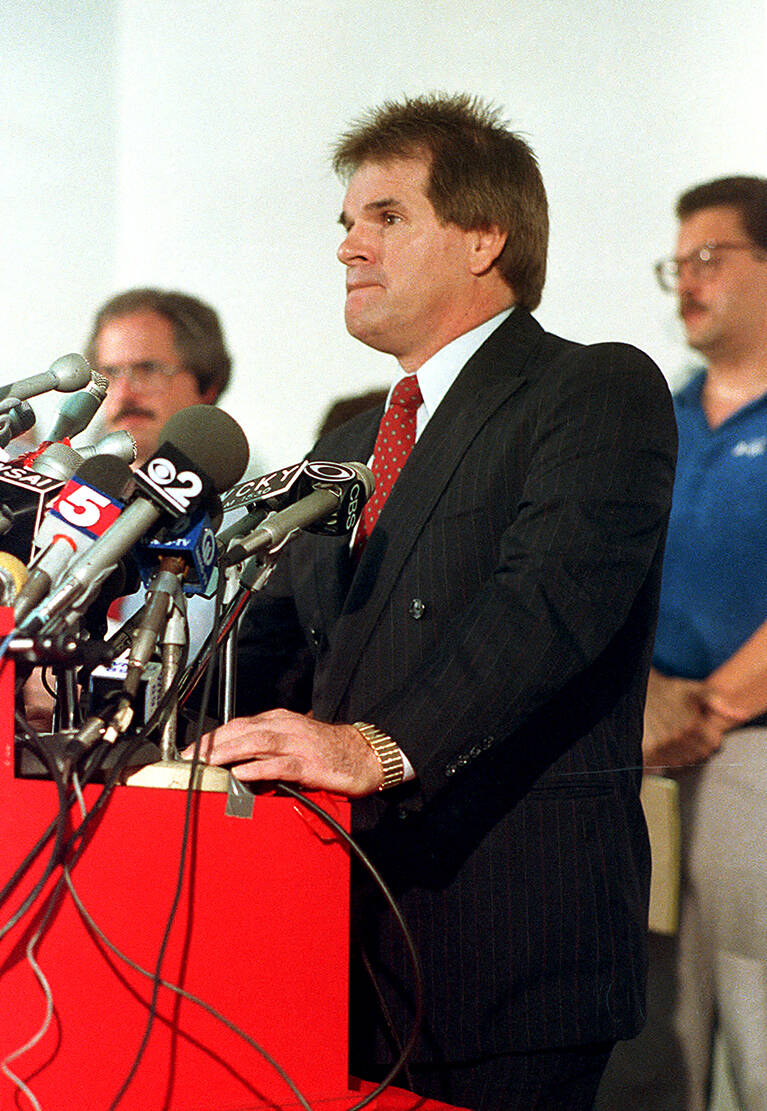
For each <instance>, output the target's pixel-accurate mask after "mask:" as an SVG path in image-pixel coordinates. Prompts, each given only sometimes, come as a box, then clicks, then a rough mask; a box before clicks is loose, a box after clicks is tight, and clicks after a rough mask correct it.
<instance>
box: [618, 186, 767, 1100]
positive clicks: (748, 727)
mask: <svg viewBox="0 0 767 1111" xmlns="http://www.w3.org/2000/svg"><path fill="white" fill-rule="evenodd" d="M676 214H677V216H678V218H679V221H680V223H679V233H678V239H677V247H676V253H675V255H674V257H673V258H670V259H666V260H663V261H661V262H659V263H658V264H657V266H656V273H657V276H658V279H659V281H660V284H661V286H662V287H663V289H665V290H667V291H668V292H671V293H674V294H675V295H676V297H677V299H678V303H679V315H680V317H681V319H682V322H683V325H684V329H685V333H686V336H687V342H688V343H689V345H690V347H692V348H693V349H694V350H695V351H697V352H699V353H700V355H702V356H703V359H704V361H705V368H703V369H700V370H699V371H698V372H697V373H696V374H695V375H694V376H693V378H692V379H691V381H690V382H689V383H688V384H687V385H686V386H685V387H684V388H683V389H682V390H681V391H680V392H679V393H678V394H677V396H676V398H675V409H676V416H677V424H678V428H679V459H678V464H677V475H676V482H675V486H674V499H673V505H672V510H671V518H670V523H669V534H668V541H667V546H666V555H665V559H664V565H663V585H662V589H661V602H660V611H659V618H658V630H657V637H656V643H655V651H654V658H653V668H652V670H651V672H650V679H649V685H648V692H647V707H646V713H645V733H644V741H643V750H644V760H645V766H646V768H647V769H648V771H653V770H656V771H657V770H658V769H659V768H660V769H662V768H667V769H669V770H672V771H673V774H674V775H675V776H676V778H677V779H678V782H679V786H680V806H681V817H682V842H683V844H682V849H683V852H682V878H681V882H682V887H681V914H680V925H679V931H678V936H677V937H676V938H666V937H660V936H659V937H653V938H652V944H651V978H650V984H651V991H650V999H651V1000H653V1001H654V1003H653V1004H651V1007H650V1016H649V1020H648V1024H647V1026H646V1028H645V1031H644V1033H643V1034H642V1035H641V1037H640V1038H639V1039H637V1041H636V1042H635V1043H632V1044H629V1045H626V1046H621V1047H619V1048H618V1050H616V1052H615V1054H614V1055H613V1059H612V1061H611V1063H610V1067H609V1068H608V1071H607V1073H606V1076H605V1079H604V1082H603V1085H602V1088H601V1090H600V1101H599V1103H598V1106H599V1107H600V1108H604V1111H608V1109H610V1111H611V1109H612V1108H614V1107H617V1106H632V1107H633V1106H636V1107H640V1106H641V1107H642V1108H643V1109H646V1111H653V1109H661V1108H663V1109H670V1111H682V1109H684V1111H704V1109H705V1107H706V1106H707V1100H708V1094H709V1087H710V1083H711V1061H712V1042H713V1037H714V1031H715V1029H717V1028H718V1030H719V1032H720V1035H721V1037H722V1038H723V1040H724V1042H725V1045H726V1047H727V1049H728V1056H729V1060H730V1064H731V1069H732V1073H733V1080H734V1084H735V1088H736V1094H737V1100H738V1107H740V1108H741V1109H742V1111H756V1109H760V1111H765V1108H767V841H765V830H766V829H767V179H764V178H757V177H727V178H721V179H717V180H714V181H710V182H706V183H705V184H702V185H698V186H696V187H695V188H693V189H690V190H689V191H687V192H685V193H684V194H683V195H682V196H681V197H680V199H679V201H678V203H677V207H676Z"/></svg>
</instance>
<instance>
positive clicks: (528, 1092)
mask: <svg viewBox="0 0 767 1111" xmlns="http://www.w3.org/2000/svg"><path fill="white" fill-rule="evenodd" d="M334 167H335V169H336V170H337V172H338V173H339V175H340V176H341V178H342V179H343V180H344V182H345V185H346V191H345V195H344V199H343V202H342V207H341V216H340V224H341V227H342V229H343V231H342V235H341V243H340V245H339V248H338V252H337V254H338V260H339V262H340V263H341V265H342V267H343V270H344V272H345V277H346V301H345V314H344V315H345V322H346V328H347V331H348V332H349V333H350V334H351V335H352V336H354V337H355V338H356V339H358V340H360V342H362V343H364V344H366V345H368V346H370V347H373V348H374V349H376V350H377V351H380V352H382V353H384V354H386V355H388V356H390V357H393V358H394V359H395V360H396V364H397V365H396V366H392V367H391V370H392V373H393V375H394V377H395V383H394V385H393V388H392V390H391V392H390V395H389V397H388V399H387V404H386V405H385V406H379V407H378V408H374V409H372V410H370V411H368V412H367V413H363V414H361V415H359V416H357V417H355V418H354V419H353V420H351V421H349V422H347V423H346V424H344V425H343V426H341V427H340V428H337V429H335V430H334V431H332V432H331V433H330V434H328V435H327V436H324V437H323V438H322V439H321V440H320V441H319V442H318V444H317V446H316V448H315V452H316V457H317V458H319V459H335V460H350V459H358V460H362V461H366V460H368V459H370V458H371V456H372V463H371V466H372V469H373V471H374V473H375V475H376V483H377V485H376V491H375V495H374V497H373V498H371V500H370V502H369V503H368V505H367V506H366V508H365V514H364V516H363V518H362V522H361V525H360V528H359V529H358V532H357V535H356V537H355V538H354V539H353V540H352V541H351V543H350V541H349V539H348V538H346V537H340V538H339V537H327V536H316V535H311V534H309V533H303V534H301V535H300V536H298V537H297V538H296V540H295V542H294V543H293V544H291V545H290V547H289V548H288V549H287V550H286V552H285V553H284V556H283V557H281V558H280V560H279V562H278V564H277V567H276V570H275V573H274V575H273V576H272V578H270V580H269V582H268V583H267V584H266V588H265V590H263V591H260V592H258V593H257V594H256V595H255V597H254V599H253V602H252V605H251V611H250V613H249V615H246V619H245V620H246V628H245V632H244V636H243V639H242V642H241V652H240V660H239V664H240V666H239V676H240V679H241V681H242V684H243V686H244V687H247V688H248V689H247V694H248V696H249V702H248V703H247V704H243V705H241V707H240V710H241V711H242V712H243V713H249V714H251V715H252V716H247V717H237V718H234V719H233V720H232V721H230V722H228V723H227V724H225V725H223V726H221V727H219V728H218V729H216V730H215V731H213V732H212V733H211V734H208V735H206V737H205V738H204V739H203V754H204V756H205V758H207V759H208V760H209V761H210V762H212V763H215V764H222V765H230V766H233V772H234V774H235V775H237V776H238V777H239V778H241V779H243V780H253V781H259V780H267V781H268V780H275V779H277V780H279V779H283V780H292V781H294V782H296V783H298V784H299V785H300V786H301V787H303V788H309V789H312V788H319V789H325V790H330V791H338V792H341V793H343V794H345V795H347V796H349V797H351V798H352V799H353V803H352V816H353V823H354V829H355V832H356V834H357V836H358V837H359V838H360V840H361V841H362V842H363V844H364V847H365V849H366V850H367V852H368V854H369V856H370V857H371V858H372V860H373V862H374V863H375V864H376V865H377V867H378V869H379V871H380V872H381V874H382V875H383V877H384V878H385V880H386V881H387V883H388V884H389V886H390V888H391V889H393V891H394V894H395V898H396V899H397V902H398V904H399V907H400V909H401V911H402V914H403V918H404V921H405V922H406V923H407V926H408V928H409V930H410V932H411V935H412V937H413V940H414V944H415V948H416V949H417V951H418V953H419V954H420V958H421V962H422V967H423V972H424V1019H423V1024H422V1026H421V1029H420V1036H419V1037H418V1040H417V1044H416V1045H415V1048H414V1051H413V1054H412V1057H411V1060H410V1062H409V1070H410V1071H409V1072H408V1073H406V1074H404V1081H403V1082H404V1083H406V1084H407V1085H408V1086H412V1087H413V1089H414V1090H415V1091H416V1092H418V1093H420V1094H423V1095H427V1096H432V1097H436V1098H441V1099H444V1100H447V1101H448V1102H450V1103H452V1104H454V1105H460V1106H463V1107H469V1108H473V1109H474V1108H476V1109H478V1111H531V1109H532V1108H545V1109H546V1111H554V1109H562V1111H586V1109H587V1108H589V1109H590V1108H591V1106H592V1104H593V1099H594V1093H595V1091H596V1087H597V1083H598V1080H599V1077H600V1075H601V1073H602V1070H603V1069H604V1065H605V1062H606V1060H607V1057H608V1055H609V1053H610V1050H611V1048H612V1045H613V1043H614V1041H615V1038H616V1037H630V1036H631V1035H632V1034H633V1033H635V1032H636V1031H637V1030H638V1029H639V1027H640V1025H641V1022H642V1017H643V1010H644V999H643V992H644V957H645V946H646V932H647V931H646V917H647V897H648V889H649V851H648V850H649V846H648V842H647V834H646V829H645V825H644V821H643V817H642V812H641V805H640V802H639V794H638V792H639V785H640V780H641V732H642V707H643V701H644V691H645V685H646V677H647V669H648V668H649V664H650V653H651V641H652V632H653V629H654V626H655V616H656V608H657V597H658V590H659V583H660V571H661V559H662V548H663V538H664V534H665V526H666V520H667V515H668V509H669V505H670V500H671V488H672V479H673V461H674V455H675V447H676V434H675V430H674V426H673V414H672V408H671V398H670V395H669V393H668V389H667V387H666V384H665V382H664V380H663V378H662V375H661V374H660V371H659V370H658V369H657V367H655V366H654V364H653V363H652V362H651V361H650V360H649V359H648V358H647V357H646V356H645V355H643V354H642V353H641V352H639V351H637V350H636V349H635V348H632V347H628V346H627V345H624V344H620V343H601V344H594V345H592V346H585V345H582V344H579V343H574V342H569V341H567V340H563V339H561V338H559V337H557V336H554V335H551V334H549V333H547V332H545V331H544V329H543V328H542V327H541V326H540V325H539V324H538V323H537V322H536V320H535V319H534V317H533V316H532V315H531V312H532V310H534V309H535V308H536V307H537V306H538V304H539V302H540V299H541V292H542V288H543V283H544V277H545V269H546V252H547V239H548V213H547V202H546V194H545V190H544V186H543V182H542V180H541V176H540V171H539V169H538V165H537V162H536V159H535V156H534V155H533V153H532V151H531V150H530V148H529V147H528V145H527V144H526V143H525V142H524V140H523V139H521V138H520V136H519V135H516V134H515V133H514V132H512V131H510V130H509V129H508V127H507V126H506V124H505V123H504V122H503V120H502V119H501V118H500V115H499V113H498V112H497V111H496V110H494V109H491V108H489V107H487V106H486V105H484V104H483V103H482V102H481V101H479V100H477V99H476V98H473V97H470V96H468V95H456V96H445V95H438V94H433V95H430V96H423V97H415V98H405V99H404V101H400V102H388V103H386V104H384V105H382V106H380V107H379V108H377V109H374V110H372V111H371V112H370V113H368V114H367V115H366V116H365V117H364V118H363V119H362V120H360V121H359V122H358V123H357V124H356V125H354V126H353V127H352V128H351V129H350V131H348V132H347V133H346V134H345V135H344V136H343V137H342V139H341V140H340V141H339V143H338V145H337V146H336V150H335V159H334ZM371 507H372V508H371ZM291 674H293V675H294V676H295V679H296V680H298V679H303V678H308V679H309V680H310V682H311V683H312V684H313V686H312V690H311V698H310V699H305V700H304V701H303V702H302V701H301V699H300V698H296V699H295V700H293V699H291V700H290V701H288V702H287V703H286V702H285V701H282V697H283V691H284V690H285V689H286V688H285V687H283V688H281V689H280V691H279V692H278V693H275V687H274V685H273V680H274V679H277V680H279V679H281V678H283V677H285V676H290V675H291ZM296 687H297V682H296ZM259 711H264V712H259ZM309 711H311V713H309ZM352 892H353V896H354V900H355V913H354V916H353V917H354V921H355V923H357V924H358V925H359V935H361V941H362V947H363V948H364V952H365V956H366V957H367V959H368V968H369V969H370V970H371V971H372V972H373V974H374V976H375V980H376V984H377V986H378V988H379V990H380V996H379V998H378V999H377V1000H376V998H375V996H374V994H373V992H372V991H371V990H370V984H369V981H368V978H367V977H366V976H365V975H364V973H363V972H362V965H363V964H364V961H360V962H359V963H357V962H354V964H353V971H352V986H353V991H352V1006H351V1018H350V1026H351V1031H350V1033H351V1039H352V1067H353V1068H354V1069H355V1070H356V1071H357V1075H360V1076H363V1077H365V1078H371V1079H372V1078H374V1077H377V1076H381V1075H384V1074H385V1073H386V1072H387V1071H388V1069H389V1067H390V1064H391V1062H392V1061H393V1060H396V1058H397V1055H398V1052H399V1050H398V1048H397V1041H398V1039H399V1041H400V1045H401V1044H403V1043H404V1042H405V1041H406V1040H407V1037H408V1034H409V1033H410V1031H411V1029H412V1025H413V1021H414V1015H415V1013H416V1011H417V1005H416V998H417V996H418V990H417V986H416V978H415V977H414V972H413V964H412V962H411V960H410V955H409V949H408V946H407V944H406V942H405V940H404V938H403V934H402V931H401V930H400V929H399V928H398V927H397V925H396V922H395V921H394V919H393V917H392V915H391V914H390V913H389V912H387V908H385V907H382V905H381V899H380V894H379V893H378V892H377V891H376V890H374V889H372V885H369V884H368V883H366V881H365V878H364V877H363V876H362V875H360V874H357V873H356V872H355V874H354V877H353V886H352ZM386 1020H388V1021H386Z"/></svg>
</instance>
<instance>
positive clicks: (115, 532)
mask: <svg viewBox="0 0 767 1111" xmlns="http://www.w3.org/2000/svg"><path fill="white" fill-rule="evenodd" d="M160 439H161V447H160V448H159V449H158V451H157V452H156V454H155V455H154V456H152V458H151V459H149V460H148V462H147V463H146V465H145V467H143V468H141V469H140V470H137V471H135V472H134V479H135V481H136V486H137V488H138V491H139V492H138V494H137V496H136V497H135V498H134V499H133V501H131V502H130V504H129V505H128V506H126V508H125V509H124V510H123V512H122V513H121V514H120V516H119V517H118V518H117V520H116V521H115V522H114V524H113V525H112V526H111V528H108V529H107V531H106V532H105V533H104V535H103V536H100V537H99V539H98V540H96V542H95V543H94V544H92V545H91V546H90V547H89V549H88V550H87V551H86V552H85V553H84V554H83V555H81V556H79V557H78V558H77V559H76V560H75V561H74V563H73V564H70V566H69V568H68V570H67V572H66V574H65V576H64V578H63V579H62V580H61V581H60V582H59V583H58V584H57V585H56V587H55V588H54V589H53V591H52V592H51V594H50V595H49V596H48V598H47V599H46V600H45V601H44V602H42V603H41V604H40V605H39V606H38V607H37V609H35V610H34V611H33V612H32V613H31V614H29V615H28V617H27V619H26V621H25V623H24V625H23V627H24V628H25V629H27V630H29V631H32V632H35V631H37V630H38V629H40V628H42V627H43V626H44V625H45V624H46V623H47V622H48V621H50V620H51V619H52V618H55V617H58V616H59V615H60V614H62V612H64V611H69V610H70V609H71V607H72V605H73V604H74V603H75V602H77V601H78V599H80V598H81V597H82V595H83V594H84V593H85V592H86V591H88V592H90V591H92V589H93V588H94V587H98V586H99V585H100V584H101V582H102V581H103V579H104V578H105V576H106V575H108V574H109V573H110V572H111V571H112V570H113V569H114V567H115V565H116V564H117V562H118V560H119V559H121V558H122V556H124V555H125V554H126V552H127V551H128V550H129V549H130V548H132V547H133V545H134V544H135V543H136V542H137V541H138V540H139V539H140V538H141V537H142V536H143V535H144V533H146V532H147V531H148V530H149V529H150V528H151V527H152V526H153V525H154V524H156V523H157V521H159V520H160V519H161V518H162V517H163V516H165V517H169V518H171V519H176V518H179V517H181V516H183V515H185V514H190V515H191V514H193V513H195V512H196V511H197V510H198V509H199V508H200V507H203V506H205V505H206V504H210V502H211V498H212V496H213V494H212V491H213V490H215V492H216V493H220V492H222V491H223V490H226V489H228V487H229V486H231V485H233V484H234V483H235V482H237V481H238V479H240V478H241V477H242V475H243V474H244V472H245V468H246V466H247V464H248V455H249V451H248V442H247V440H246V439H245V433H244V432H243V431H242V429H241V428H240V426H239V424H238V423H237V421H236V420H234V418H233V417H230V416H229V414H228V413H225V412H224V411H223V410H222V409H216V408H215V407H214V406H212V405H193V406H190V407H189V408H187V409H181V410H179V411H178V412H177V413H174V415H173V416H172V417H171V418H170V420H168V421H167V423H166V424H165V426H164V428H163V429H162V431H161V433H160ZM214 512H215V507H214Z"/></svg>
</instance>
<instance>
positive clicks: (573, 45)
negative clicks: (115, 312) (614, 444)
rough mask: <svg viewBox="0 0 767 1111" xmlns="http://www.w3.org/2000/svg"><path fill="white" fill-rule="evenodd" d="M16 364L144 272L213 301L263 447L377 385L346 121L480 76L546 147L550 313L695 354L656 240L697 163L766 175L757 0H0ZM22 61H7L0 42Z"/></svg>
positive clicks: (11, 370) (39, 353)
mask: <svg viewBox="0 0 767 1111" xmlns="http://www.w3.org/2000/svg"><path fill="white" fill-rule="evenodd" d="M0 9H1V14H2V18H0V36H2V38H1V39H0V45H2V57H1V58H0V92H2V94H3V100H2V103H8V101H9V98H10V107H11V111H10V120H11V126H10V128H9V129H7V130H6V128H5V127H3V130H2V133H1V134H0V198H1V199H2V201H3V208H2V213H3V226H2V229H0V235H1V238H0V265H1V266H2V273H3V275H4V278H5V279H6V291H5V296H4V297H3V298H2V303H3V313H4V318H3V321H2V325H3V333H4V343H3V351H4V359H3V362H4V363H5V366H4V367H2V368H0V380H9V379H10V377H12V376H15V375H16V374H17V372H18V370H19V369H20V368H22V369H24V372H25V373H29V372H31V371H34V370H38V369H43V368H44V367H45V366H47V365H48V363H49V362H51V361H52V359H53V358H54V357H55V356H56V355H58V354H61V353H62V352H63V351H65V350H69V349H73V348H75V349H76V348H78V347H80V346H81V345H82V342H83V339H84V336H85V333H86V331H87V327H88V322H89V319H90V316H91V312H92V310H93V309H94V308H95V307H96V306H97V305H98V303H99V302H100V301H102V300H103V299H104V298H105V297H106V296H108V295H109V294H111V293H112V292H114V291H116V290H117V289H121V288H124V287H126V286H128V285H132V284H139V283H140V284H146V283H157V284H161V285H168V286H170V285H173V286H176V287H178V288H182V289H185V290H188V291H190V292H193V293H197V294H198V295H200V296H202V297H204V298H206V299H209V300H210V301H211V302H212V303H213V304H215V306H216V307H217V308H218V309H219V311H220V313H221V316H222V319H223V321H224V324H225V326H226V330H227V334H228V337H229V341H230V345H231V348H232V351H233V354H234V356H235V364H236V373H235V380H234V383H233V386H232V387H231V390H230V393H229V394H228V395H227V397H226V399H225V407H226V408H228V409H229V410H230V411H231V412H232V413H234V415H235V416H236V417H237V418H238V420H240V422H241V423H242V424H243V427H244V428H245V429H246V431H247V432H248V434H249V436H250V438H251V440H252V441H253V443H254V447H255V451H256V454H257V457H258V459H259V460H260V461H262V462H263V463H264V465H265V466H272V465H278V464H280V463H285V462H290V461H292V460H294V459H295V458H297V457H299V456H300V454H301V453H302V452H303V450H304V449H305V447H306V446H307V445H308V443H309V442H310V441H311V439H312V436H313V432H314V429H315V427H316V425H317V422H318V421H319V419H320V416H321V414H322V412H323V410H324V408H325V406H326V404H327V403H328V402H329V401H330V400H331V399H332V398H334V397H335V396H337V395H339V394H343V393H353V392H355V391H356V390H358V389H362V388H367V387H370V386H373V385H377V384H379V383H384V382H388V381H389V380H390V377H391V371H392V366H391V363H390V360H389V359H388V358H387V357H385V356H382V355H379V354H377V353H376V352H372V351H369V350H367V349H365V348H363V347H362V346H361V345H359V344H358V343H356V342H355V341H353V340H351V339H350V338H349V337H347V336H346V335H345V333H344V330H343V323H342V303H343V297H342V285H343V281H342V274H341V266H340V264H339V263H338V262H336V261H335V258H334V252H335V248H336V246H337V243H338V241H339V238H340V229H339V228H338V226H337V223H336V219H337V215H338V212H339V210H340V204H341V195H342V192H341V189H340V187H339V185H338V183H337V182H336V181H335V180H334V178H333V176H332V174H331V172H330V171H329V168H328V165H327V153H328V148H329V145H330V143H331V141H332V139H333V138H334V136H335V135H336V134H337V133H338V132H339V130H341V129H342V128H343V127H344V125H345V123H347V122H348V121H349V120H350V119H352V118H354V117H355V116H356V115H357V114H358V113H359V112H361V111H362V110H364V108H365V107H367V106H369V105H371V104H374V103H377V102H378V101H380V100H381V99H383V98H385V97H396V96H399V95H400V94H402V93H403V92H408V93H416V92H420V91H423V90H428V89H436V88H441V89H447V90H450V91H454V90H468V91H470V92H473V93H478V94H480V95H482V96H485V97H487V98H489V99H490V100H492V101H494V102H496V103H498V104H501V105H503V106H504V108H505V110H506V114H507V117H508V118H509V120H510V122H511V123H512V125H513V126H515V127H516V128H517V129H518V130H520V131H522V132H523V133H524V134H525V135H526V137H527V138H528V139H529V141H530V142H531V143H532V145H533V147H534V149H535V150H536V151H537V152H538V155H539V158H540V162H541V167H542V170H543V174H544V179H545V181H546V184H547V188H548V192H549V199H550V204H551V213H552V238H551V256H550V270H549V281H548V285H547V290H546V292H545V294H544V301H543V304H542V306H541V309H540V310H539V312H538V314H537V315H538V317H539V319H540V320H541V322H542V323H543V324H544V325H545V326H547V327H550V328H552V329H553V330H555V331H559V332H561V333H564V334H567V335H570V336H573V337H574V338H578V339H583V340H587V341H591V340H596V339H606V338H610V339H625V340H628V341H631V342H634V343H636V344H638V345H639V346H641V347H644V348H645V349H646V350H647V351H649V353H650V354H651V355H653V357H654V358H656V359H657V360H658V362H659V363H660V364H661V366H662V367H663V368H664V370H665V371H666V373H667V374H668V376H669V378H670V380H672V382H673V381H675V380H678V378H679V375H680V372H681V368H682V367H683V366H684V365H685V363H686V362H687V361H688V355H687V352H686V350H685V348H684V345H683V343H682V342H681V334H680V332H679V329H678V326H677V324H676V322H675V319H674V313H673V303H672V301H671V300H667V299H665V298H664V297H663V295H662V294H661V293H660V291H658V290H656V288H655V286H654V280H653V277H652V273H651V263H652V261H653V260H654V259H655V258H656V257H657V256H658V255H660V254H664V253H667V252H668V251H669V250H670V249H671V248H672V246H673V235H674V220H673V216H672V206H673V202H674V199H675V197H676V195H677V193H678V192H679V191H680V190H681V189H683V188H685V187H686V186H688V185H690V184H693V183H694V182H697V181H700V180H703V179H705V178H708V177H713V176H715V175H718V174H724V173H731V172H755V173H766V172H767V128H766V126H765V104H767V95H766V94H767V80H766V79H765V73H766V72H767V64H766V63H767V39H766V37H765V6H764V0H730V2H729V3H728V4H726V5H723V4H721V2H720V0H675V2H674V3H671V4H670V3H666V2H665V0H654V2H649V0H635V2H634V3H633V4H632V5H625V4H623V3H621V2H620V0H590V2H589V3H588V4H585V3H583V0H537V2H536V3H535V4H529V3H524V4H523V3H518V2H515V0H482V2H480V0H468V2H467V0H430V2H429V3H428V4H427V3H424V2H423V0H388V2H386V3H384V2H382V0H368V2H367V3H366V4H364V5H363V4H359V3H352V2H351V0H313V2H310V0H293V2H292V3H291V4H289V5H288V4H285V3H284V0H217V2H213V0H164V2H163V3H162V4H158V3H156V0H115V2H114V3H104V2H103V0H102V2H96V0H80V2H79V3H77V4H71V3H70V2H68V0H59V2H54V0H47V2H40V0H13V2H11V0H0ZM8 59H9V60H10V64H7V60H8Z"/></svg>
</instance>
